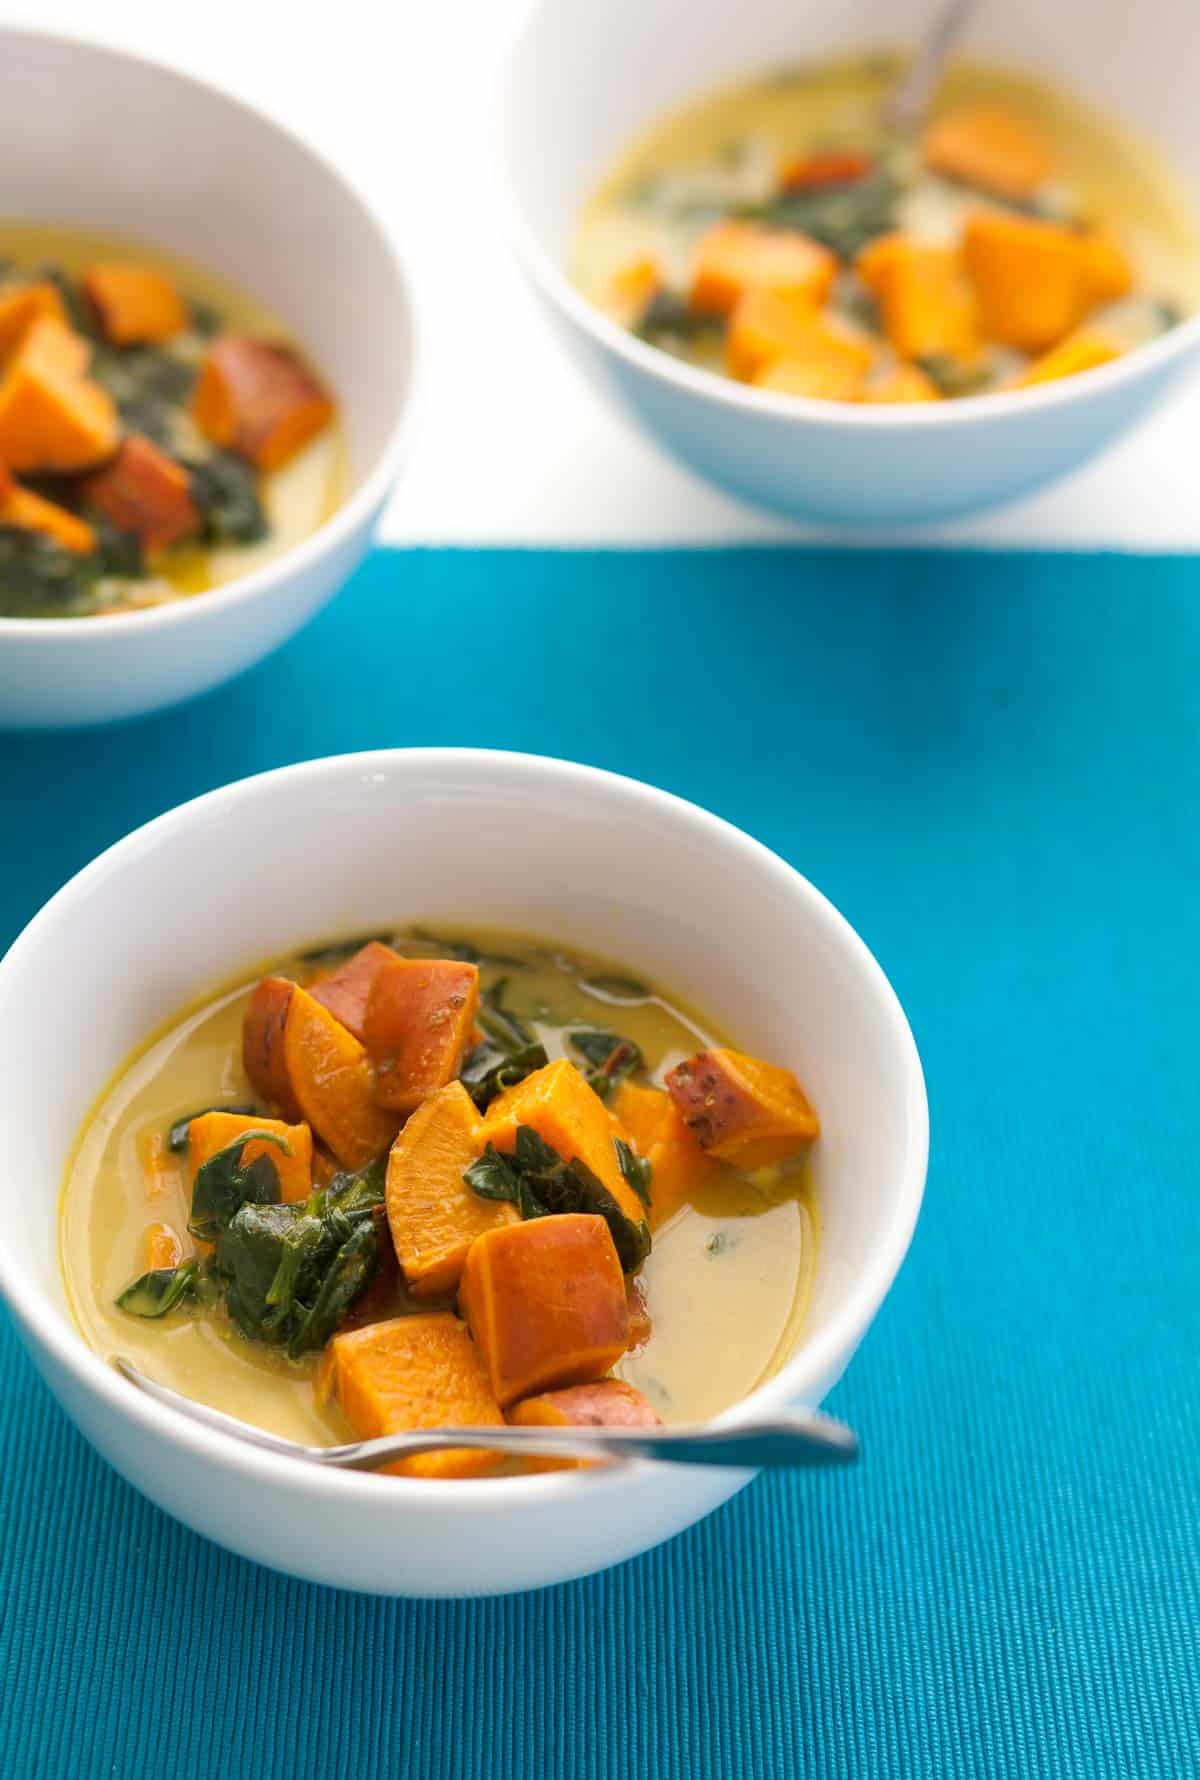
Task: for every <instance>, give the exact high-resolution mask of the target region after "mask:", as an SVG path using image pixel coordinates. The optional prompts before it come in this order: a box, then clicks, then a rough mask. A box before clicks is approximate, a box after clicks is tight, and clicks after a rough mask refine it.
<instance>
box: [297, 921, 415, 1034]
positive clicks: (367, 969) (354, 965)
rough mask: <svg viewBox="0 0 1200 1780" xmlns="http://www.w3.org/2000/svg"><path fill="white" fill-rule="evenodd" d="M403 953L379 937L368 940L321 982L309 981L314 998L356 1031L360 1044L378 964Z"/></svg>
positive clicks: (348, 1027)
mask: <svg viewBox="0 0 1200 1780" xmlns="http://www.w3.org/2000/svg"><path fill="white" fill-rule="evenodd" d="M399 958H400V954H399V953H398V952H394V951H393V950H392V948H391V946H385V945H384V944H383V943H382V942H381V941H380V940H377V939H373V940H369V941H368V942H367V944H366V945H365V946H360V947H359V948H358V951H357V952H355V953H354V955H353V957H351V958H347V960H346V962H345V963H344V964H339V965H338V967H337V969H336V970H331V971H330V972H329V974H328V975H327V976H323V977H322V978H321V979H320V981H319V982H315V983H310V984H309V985H308V992H309V994H310V995H311V996H312V998H313V1000H314V1001H319V1002H320V1003H321V1006H322V1007H327V1008H328V1009H329V1011H330V1013H331V1014H332V1015H333V1017H334V1019H335V1020H340V1021H341V1023H342V1025H343V1026H345V1027H346V1028H347V1030H348V1031H350V1032H353V1034H354V1036H355V1038H356V1039H357V1040H358V1042H359V1043H360V1044H361V1043H362V1041H363V1031H364V1029H365V1026H366V1019H367V998H368V996H369V995H370V993H371V984H372V983H373V982H374V981H375V978H376V975H377V974H378V971H379V968H380V966H381V965H384V964H395V963H398V962H399Z"/></svg>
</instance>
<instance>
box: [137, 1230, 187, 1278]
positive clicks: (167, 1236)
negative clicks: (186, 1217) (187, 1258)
mask: <svg viewBox="0 0 1200 1780" xmlns="http://www.w3.org/2000/svg"><path fill="white" fill-rule="evenodd" d="M182 1259H183V1244H182V1242H180V1240H179V1238H178V1236H177V1235H176V1234H175V1232H174V1230H172V1228H171V1226H170V1224H147V1226H146V1228H145V1230H144V1231H143V1232H142V1269H143V1271H144V1272H146V1273H156V1272H157V1271H158V1270H159V1268H161V1267H178V1265H179V1263H180V1261H182Z"/></svg>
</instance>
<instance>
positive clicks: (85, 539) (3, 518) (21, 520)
mask: <svg viewBox="0 0 1200 1780" xmlns="http://www.w3.org/2000/svg"><path fill="white" fill-rule="evenodd" d="M0 525H14V526H17V527H18V528H19V529H20V530H21V531H26V532H40V533H41V534H42V536H43V537H46V538H51V539H53V541H54V542H55V543H56V544H59V545H61V546H62V548H63V549H64V550H69V551H70V552H71V554H72V555H73V556H87V555H88V553H89V552H90V551H92V550H94V549H95V548H96V534H95V532H94V531H93V530H92V528H91V526H90V525H89V524H88V523H87V521H86V519H80V518H79V517H78V516H77V515H76V514H74V513H70V512H68V510H67V509H66V507H60V506H59V505H58V503H57V502H56V501H48V500H45V499H44V498H43V496H41V495H40V494H34V492H33V490H32V489H31V488H22V487H21V485H20V483H19V482H14V481H13V480H12V478H11V477H10V476H9V475H8V473H7V471H5V472H4V473H3V478H2V479H0Z"/></svg>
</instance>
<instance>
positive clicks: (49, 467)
mask: <svg viewBox="0 0 1200 1780" xmlns="http://www.w3.org/2000/svg"><path fill="white" fill-rule="evenodd" d="M87 359H88V348H87V344H86V342H84V341H82V340H80V338H79V336H78V335H77V334H73V333H72V332H71V330H70V329H69V328H67V327H64V326H63V325H62V323H61V322H58V321H56V320H54V319H53V318H52V317H49V316H44V317H42V318H41V319H40V320H38V321H35V322H34V324H33V326H32V327H31V328H30V329H29V330H28V332H27V333H26V335H25V338H24V340H23V341H22V343H21V345H20V347H19V348H18V349H17V351H16V352H15V353H14V354H13V356H12V358H11V359H10V360H9V363H8V368H7V370H6V371H5V373H4V377H3V379H2V380H0V461H3V462H4V463H6V464H7V465H8V467H9V469H11V470H17V471H34V470H45V471H50V472H54V471H59V472H67V471H73V470H90V469H92V468H93V467H94V466H95V465H96V464H99V463H103V462H104V461H105V459H106V458H109V457H111V456H112V454H113V452H114V451H115V450H116V448H117V440H118V423H117V410H116V405H115V403H114V402H113V399H112V397H111V396H110V395H109V393H108V391H107V390H105V389H102V388H101V387H100V385H99V384H98V383H92V382H89V381H88V379H87V378H86V377H85V376H83V374H82V373H83V369H84V367H85V366H86V364H87Z"/></svg>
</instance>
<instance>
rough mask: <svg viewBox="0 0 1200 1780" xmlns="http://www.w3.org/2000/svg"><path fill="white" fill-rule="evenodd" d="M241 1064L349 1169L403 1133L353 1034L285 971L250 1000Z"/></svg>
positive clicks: (266, 1094) (261, 1090)
mask: <svg viewBox="0 0 1200 1780" xmlns="http://www.w3.org/2000/svg"><path fill="white" fill-rule="evenodd" d="M242 1062H243V1065H244V1067H245V1071H246V1074H247V1076H248V1077H249V1079H250V1081H251V1083H252V1084H253V1086H254V1088H255V1090H256V1091H257V1093H259V1094H260V1095H261V1096H262V1097H263V1099H264V1100H267V1101H269V1102H270V1103H271V1104H272V1105H274V1106H278V1107H279V1108H280V1110H281V1112H282V1113H283V1115H284V1117H285V1118H286V1119H288V1120H290V1121H291V1122H292V1123H296V1122H298V1121H299V1120H301V1119H304V1120H306V1121H307V1122H308V1124H309V1125H310V1126H311V1127H312V1129H313V1131H314V1132H315V1133H316V1135H317V1136H318V1137H319V1138H320V1139H321V1141H322V1142H323V1143H324V1144H325V1146H326V1147H327V1148H328V1149H330V1150H332V1151H333V1154H334V1155H335V1156H336V1157H337V1159H338V1161H339V1162H340V1163H341V1164H342V1166H343V1167H344V1168H363V1167H365V1166H366V1164H367V1163H368V1162H371V1161H373V1160H374V1159H375V1157H376V1156H381V1155H382V1154H383V1152H384V1150H386V1149H387V1148H388V1146H389V1145H390V1144H391V1141H392V1139H393V1138H394V1137H395V1135H396V1127H397V1125H398V1124H399V1120H398V1119H397V1118H395V1117H394V1116H393V1115H392V1114H391V1113H389V1112H386V1111H385V1110H384V1109H383V1108H382V1107H380V1106H377V1105H376V1103H375V1099H374V1095H373V1093H372V1086H373V1084H372V1077H371V1066H370V1063H369V1062H368V1060H367V1053H366V1052H365V1051H364V1049H363V1047H362V1046H361V1045H360V1044H359V1042H358V1040H357V1039H356V1038H355V1036H354V1034H353V1033H352V1032H347V1030H346V1028H345V1027H344V1026H343V1025H341V1024H340V1022H339V1021H337V1020H335V1019H334V1017H333V1015H332V1014H331V1013H330V1012H329V1010H328V1009H327V1008H324V1007H322V1006H321V1004H320V1002H319V1001H314V1000H313V997H312V996H311V995H309V994H307V993H306V991H305V990H303V989H301V988H299V987H298V985H297V984H295V983H289V982H288V981H287V980H286V979H285V978H283V977H265V978H264V979H263V981H262V982H261V983H259V985H258V987H257V988H256V989H255V991H254V993H253V994H252V995H251V997H250V1000H249V1002H248V1003H247V1007H246V1014H245V1018H244V1020H243V1024H242Z"/></svg>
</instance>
